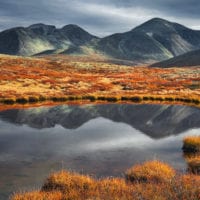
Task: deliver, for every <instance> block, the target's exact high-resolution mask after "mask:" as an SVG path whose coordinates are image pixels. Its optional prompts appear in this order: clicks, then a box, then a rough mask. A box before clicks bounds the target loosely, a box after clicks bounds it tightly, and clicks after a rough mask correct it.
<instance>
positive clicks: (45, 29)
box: [28, 23, 56, 34]
mask: <svg viewBox="0 0 200 200" xmlns="http://www.w3.org/2000/svg"><path fill="white" fill-rule="evenodd" d="M28 29H29V30H32V31H33V32H35V33H41V34H49V33H52V32H53V31H54V30H55V29H56V27H55V26H53V25H46V24H42V23H38V24H33V25H31V26H29V27H28Z"/></svg>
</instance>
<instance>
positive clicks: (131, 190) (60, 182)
mask: <svg viewBox="0 0 200 200" xmlns="http://www.w3.org/2000/svg"><path fill="white" fill-rule="evenodd" d="M125 177H126V178H125V179H122V178H105V179H99V180H97V179H94V178H92V177H90V176H86V175H81V174H77V173H73V172H68V171H61V172H57V173H54V174H52V175H50V176H49V177H48V178H47V180H46V181H45V183H44V184H43V186H42V188H41V190H40V191H34V192H28V193H19V194H15V195H13V196H12V197H11V199H12V200H172V199H173V200H199V199H200V176H198V175H193V174H185V175H178V174H176V173H175V171H174V170H173V168H171V167H170V166H169V165H167V164H166V163H162V162H160V161H150V162H145V163H143V164H141V165H136V166H133V167H132V168H131V169H129V170H127V172H126V173H125Z"/></svg>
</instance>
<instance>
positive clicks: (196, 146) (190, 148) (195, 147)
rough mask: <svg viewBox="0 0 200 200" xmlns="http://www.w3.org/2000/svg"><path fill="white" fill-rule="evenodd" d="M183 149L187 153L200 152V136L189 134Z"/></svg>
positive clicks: (184, 141)
mask: <svg viewBox="0 0 200 200" xmlns="http://www.w3.org/2000/svg"><path fill="white" fill-rule="evenodd" d="M183 151H184V152H186V153H195V152H200V136H188V137H185V138H184V140H183Z"/></svg>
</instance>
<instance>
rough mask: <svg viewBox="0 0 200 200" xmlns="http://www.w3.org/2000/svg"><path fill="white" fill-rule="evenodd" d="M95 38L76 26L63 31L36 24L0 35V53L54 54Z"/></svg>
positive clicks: (69, 26) (65, 28) (66, 27)
mask: <svg viewBox="0 0 200 200" xmlns="http://www.w3.org/2000/svg"><path fill="white" fill-rule="evenodd" d="M94 38H96V37H95V36H93V35H91V34H89V33H88V32H86V31H85V30H83V29H82V28H80V27H78V26H76V25H67V26H65V27H63V28H62V29H56V27H55V26H50V25H44V24H34V25H31V26H29V27H27V28H24V27H18V28H13V29H9V30H6V31H3V32H1V33H0V53H4V54H11V55H25V56H30V55H34V54H38V53H41V52H46V51H47V52H49V51H52V52H54V53H56V52H60V51H64V50H67V49H68V48H69V47H76V46H79V45H84V44H86V43H88V42H90V41H91V40H92V39H94Z"/></svg>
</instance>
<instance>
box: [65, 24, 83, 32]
mask: <svg viewBox="0 0 200 200" xmlns="http://www.w3.org/2000/svg"><path fill="white" fill-rule="evenodd" d="M62 29H63V30H66V31H70V30H75V29H79V30H83V29H82V28H81V27H80V26H78V25H76V24H68V25H66V26H64V27H62Z"/></svg>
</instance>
